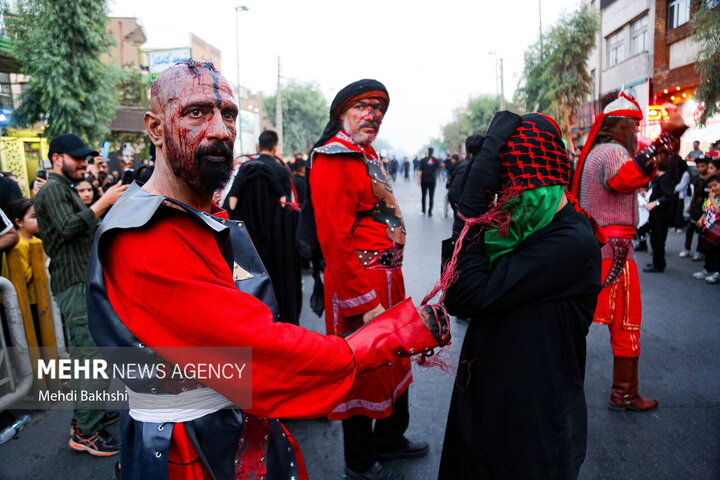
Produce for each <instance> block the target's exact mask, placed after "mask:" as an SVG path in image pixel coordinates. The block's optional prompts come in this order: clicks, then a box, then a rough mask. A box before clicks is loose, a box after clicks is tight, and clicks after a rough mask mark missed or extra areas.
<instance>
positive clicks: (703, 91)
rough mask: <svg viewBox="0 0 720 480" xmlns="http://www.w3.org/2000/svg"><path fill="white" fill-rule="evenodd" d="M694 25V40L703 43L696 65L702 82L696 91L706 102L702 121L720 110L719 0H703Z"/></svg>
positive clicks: (703, 122) (696, 94)
mask: <svg viewBox="0 0 720 480" xmlns="http://www.w3.org/2000/svg"><path fill="white" fill-rule="evenodd" d="M692 26H693V30H694V33H695V40H696V41H697V42H698V43H699V44H700V50H699V52H698V56H697V64H696V68H697V70H698V72H699V73H700V84H699V85H698V88H697V90H696V92H695V96H696V97H697V99H698V100H700V101H702V102H705V110H704V111H703V114H702V116H701V117H700V123H701V124H702V125H705V123H706V122H707V120H708V119H709V118H710V117H711V116H713V115H714V114H716V113H720V2H717V1H703V2H701V6H700V8H699V9H698V11H697V12H696V13H695V14H694V15H693V18H692Z"/></svg>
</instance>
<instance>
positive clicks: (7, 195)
mask: <svg viewBox="0 0 720 480" xmlns="http://www.w3.org/2000/svg"><path fill="white" fill-rule="evenodd" d="M6 173H7V172H6ZM22 198H23V194H22V190H20V186H19V185H18V183H17V182H16V181H15V180H13V179H12V178H9V177H8V176H7V175H3V174H1V173H0V210H2V211H3V212H7V211H8V208H9V207H10V204H11V203H12V202H14V201H15V200H21V199H22Z"/></svg>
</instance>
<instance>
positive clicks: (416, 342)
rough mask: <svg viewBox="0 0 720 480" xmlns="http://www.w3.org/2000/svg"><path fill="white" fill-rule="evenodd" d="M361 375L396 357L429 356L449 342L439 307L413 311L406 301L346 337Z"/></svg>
mask: <svg viewBox="0 0 720 480" xmlns="http://www.w3.org/2000/svg"><path fill="white" fill-rule="evenodd" d="M345 341H346V342H347V343H348V345H349V346H350V349H351V350H352V351H353V353H354V355H355V360H356V361H357V363H358V366H359V370H360V371H361V372H364V371H367V370H372V369H375V368H378V367H382V366H385V365H388V364H392V363H393V362H394V361H396V360H397V358H398V357H409V356H412V355H418V354H421V353H428V352H432V349H433V348H435V347H438V346H440V347H442V346H444V345H447V344H448V342H449V341H450V323H449V320H448V316H447V313H446V312H445V309H444V308H443V307H442V306H440V305H423V306H421V307H420V308H419V309H416V308H415V306H414V305H413V303H412V299H411V298H406V299H405V300H403V301H402V302H400V303H398V304H397V305H395V306H394V307H392V308H391V309H389V310H386V311H384V312H383V313H381V314H380V315H378V316H377V317H375V318H373V319H372V320H370V321H369V322H368V323H367V324H366V325H364V326H362V327H361V328H359V329H358V330H356V331H355V332H353V333H351V334H350V335H348V336H347V337H345Z"/></svg>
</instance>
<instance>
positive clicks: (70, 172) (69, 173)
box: [61, 163, 85, 183]
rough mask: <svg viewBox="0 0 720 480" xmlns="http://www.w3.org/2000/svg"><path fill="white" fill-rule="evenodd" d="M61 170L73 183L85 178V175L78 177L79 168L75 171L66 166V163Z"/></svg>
mask: <svg viewBox="0 0 720 480" xmlns="http://www.w3.org/2000/svg"><path fill="white" fill-rule="evenodd" d="M61 171H62V174H63V175H64V176H65V178H67V179H68V180H71V181H72V182H73V183H77V182H79V181H80V180H82V179H83V178H85V176H84V175H83V176H80V177H79V178H78V177H77V175H78V172H77V169H75V171H73V170H71V169H70V168H69V167H67V166H65V164H64V163H63V166H62V169H61ZM73 175H75V176H73Z"/></svg>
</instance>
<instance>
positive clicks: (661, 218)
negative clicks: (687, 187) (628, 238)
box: [643, 160, 682, 273]
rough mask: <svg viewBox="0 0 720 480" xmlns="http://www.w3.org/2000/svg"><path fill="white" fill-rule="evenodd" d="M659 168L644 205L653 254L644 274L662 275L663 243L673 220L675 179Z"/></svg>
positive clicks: (663, 266)
mask: <svg viewBox="0 0 720 480" xmlns="http://www.w3.org/2000/svg"><path fill="white" fill-rule="evenodd" d="M681 161H682V160H681ZM660 168H662V167H660ZM660 168H659V169H658V175H657V176H656V177H655V179H654V180H653V181H652V193H651V194H650V201H649V202H648V204H647V205H645V208H646V209H647V210H648V211H649V212H650V218H649V220H648V223H649V224H650V246H651V247H652V253H653V261H652V264H648V266H647V267H646V268H643V272H646V273H662V272H663V271H664V270H665V266H666V265H667V262H666V261H665V241H666V240H667V235H668V229H669V228H670V224H671V223H672V219H673V208H674V205H675V178H674V176H673V175H672V174H671V173H669V172H668V171H663V170H661V169H660ZM666 170H667V167H666Z"/></svg>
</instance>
